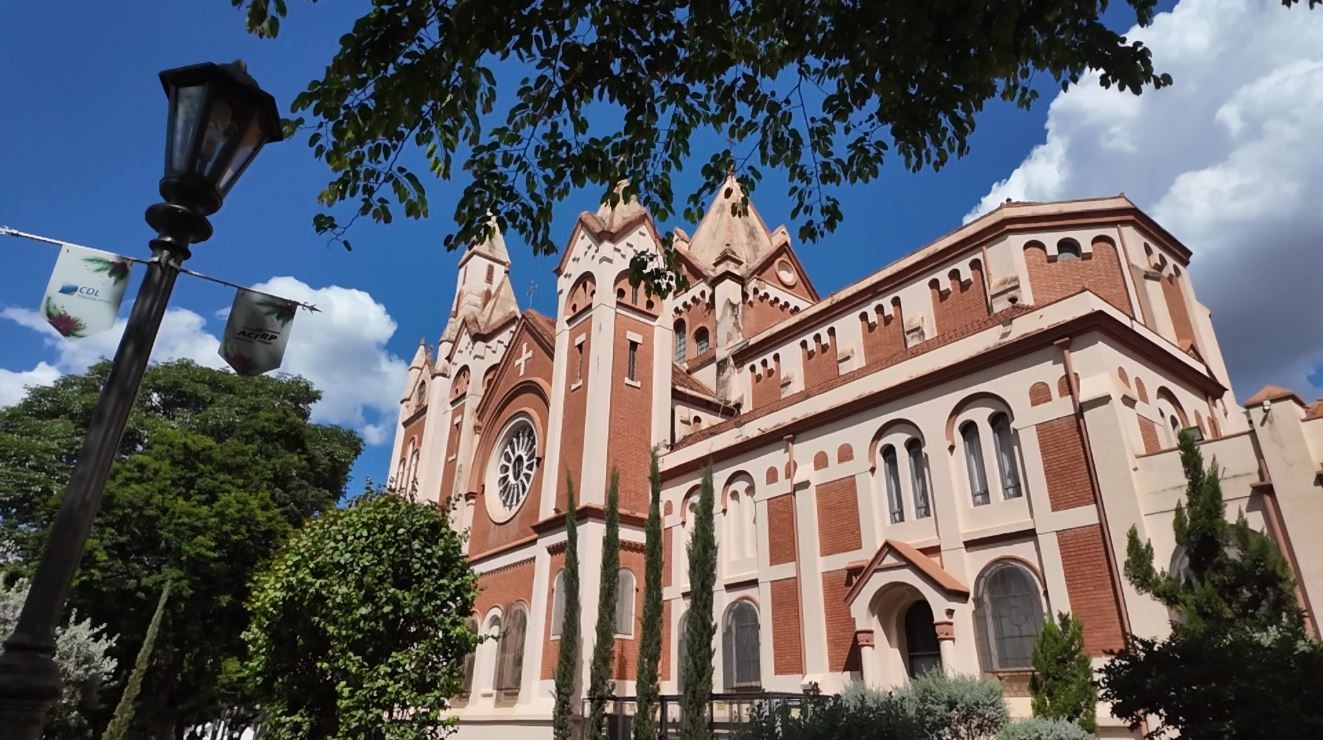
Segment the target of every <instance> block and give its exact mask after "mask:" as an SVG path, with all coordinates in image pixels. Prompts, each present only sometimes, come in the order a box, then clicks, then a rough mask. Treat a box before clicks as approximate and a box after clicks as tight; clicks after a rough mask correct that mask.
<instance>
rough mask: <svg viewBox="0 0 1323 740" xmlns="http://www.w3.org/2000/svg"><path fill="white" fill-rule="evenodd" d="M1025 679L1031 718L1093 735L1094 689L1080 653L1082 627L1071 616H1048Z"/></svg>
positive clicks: (1085, 659) (1089, 666)
mask: <svg viewBox="0 0 1323 740" xmlns="http://www.w3.org/2000/svg"><path fill="white" fill-rule="evenodd" d="M1033 664H1034V675H1033V678H1031V679H1029V691H1030V692H1032V694H1033V707H1034V716H1035V717H1043V718H1044V719H1063V720H1066V721H1069V722H1074V723H1076V724H1078V725H1079V726H1080V727H1081V728H1083V729H1084V730H1087V731H1089V732H1093V731H1094V730H1095V729H1097V727H1098V687H1097V686H1095V685H1094V683H1093V665H1092V663H1091V662H1090V660H1089V654H1088V653H1087V652H1085V650H1084V625H1083V623H1081V622H1080V620H1079V619H1078V618H1077V617H1076V616H1075V615H1074V614H1067V613H1065V612H1062V613H1061V614H1058V615H1057V619H1056V620H1053V619H1052V618H1051V617H1048V619H1047V623H1046V624H1044V625H1043V631H1042V632H1040V633H1039V634H1038V639H1037V640H1036V641H1035V642H1034V652H1033Z"/></svg>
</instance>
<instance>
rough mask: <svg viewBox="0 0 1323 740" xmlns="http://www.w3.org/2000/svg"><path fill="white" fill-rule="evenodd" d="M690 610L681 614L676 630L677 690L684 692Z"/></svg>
mask: <svg viewBox="0 0 1323 740" xmlns="http://www.w3.org/2000/svg"><path fill="white" fill-rule="evenodd" d="M688 627H689V612H685V613H684V614H681V615H680V622H679V626H678V627H677V628H676V630H675V634H676V638H675V690H676V691H677V692H681V693H683V692H684V673H685V671H684V649H685V645H687V644H688V640H687V639H686V638H687V637H688Z"/></svg>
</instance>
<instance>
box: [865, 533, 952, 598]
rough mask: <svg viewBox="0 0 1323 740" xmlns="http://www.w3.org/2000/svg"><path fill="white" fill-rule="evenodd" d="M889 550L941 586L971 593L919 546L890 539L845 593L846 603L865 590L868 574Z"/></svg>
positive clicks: (947, 589) (879, 563)
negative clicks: (920, 549)
mask: <svg viewBox="0 0 1323 740" xmlns="http://www.w3.org/2000/svg"><path fill="white" fill-rule="evenodd" d="M888 552H892V553H895V554H896V557H898V558H900V559H901V560H904V561H905V562H907V563H909V565H910V566H911V567H913V568H914V569H915V570H917V571H919V573H921V574H922V575H923V576H924V577H926V578H927V579H928V580H930V581H932V582H933V583H934V584H936V585H937V586H938V587H939V588H941V589H943V590H945V591H947V592H950V593H953V594H958V595H962V596H968V595H969V587H968V586H966V585H965V584H964V583H962V582H961V581H960V579H959V578H956V577H955V576H953V575H951V574H950V573H949V572H947V570H946V569H945V568H943V567H942V566H941V565H940V564H939V563H938V562H937V561H936V560H933V559H932V558H930V557H928V556H927V555H924V554H923V553H922V552H919V549H918V548H916V547H915V546H914V545H911V544H910V543H908V542H905V541H903V540H893V539H888V540H885V541H884V542H883V543H882V546H881V547H879V548H877V553H876V554H875V555H873V557H872V559H870V560H869V561H868V564H867V565H865V566H864V570H863V572H862V573H860V574H859V578H858V579H857V580H856V581H855V583H854V586H853V587H852V588H851V589H850V591H849V593H847V594H846V595H845V603H847V604H849V603H852V602H853V601H854V600H855V599H856V598H858V596H859V592H860V591H862V590H863V587H864V584H865V583H866V582H867V581H868V576H869V575H870V574H872V572H873V571H874V570H875V569H876V568H877V567H878V566H879V565H881V564H882V562H883V561H884V560H885V559H886V556H887V553H888Z"/></svg>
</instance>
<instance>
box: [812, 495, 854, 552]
mask: <svg viewBox="0 0 1323 740" xmlns="http://www.w3.org/2000/svg"><path fill="white" fill-rule="evenodd" d="M816 499H817V502H818V549H819V551H820V554H822V555H835V554H837V553H842V552H850V551H852V550H858V549H859V545H860V538H859V499H858V497H857V496H856V492H855V482H854V476H852V475H851V476H846V477H844V478H838V479H836V480H834V481H828V482H826V483H822V484H820V485H818V487H817V491H816Z"/></svg>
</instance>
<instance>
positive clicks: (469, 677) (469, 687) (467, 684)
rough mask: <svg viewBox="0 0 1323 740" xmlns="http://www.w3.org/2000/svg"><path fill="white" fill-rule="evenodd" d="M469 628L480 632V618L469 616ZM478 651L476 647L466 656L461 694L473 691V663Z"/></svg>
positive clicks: (461, 676)
mask: <svg viewBox="0 0 1323 740" xmlns="http://www.w3.org/2000/svg"><path fill="white" fill-rule="evenodd" d="M466 624H467V625H468V628H469V630H470V631H471V632H473V634H475V635H476V634H478V620H476V619H474V618H473V617H469V620H468V622H466ZM477 657H478V651H477V648H474V649H473V650H472V651H471V652H469V654H468V655H465V656H464V668H463V669H462V671H461V672H460V678H459V695H460V696H468V695H469V694H470V693H472V692H473V665H474V663H475V662H476V661H477Z"/></svg>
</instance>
